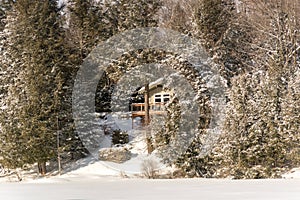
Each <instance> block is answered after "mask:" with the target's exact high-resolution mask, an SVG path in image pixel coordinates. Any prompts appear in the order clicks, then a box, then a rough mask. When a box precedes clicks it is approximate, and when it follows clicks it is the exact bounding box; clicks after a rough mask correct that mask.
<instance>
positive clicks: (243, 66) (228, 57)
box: [194, 0, 253, 86]
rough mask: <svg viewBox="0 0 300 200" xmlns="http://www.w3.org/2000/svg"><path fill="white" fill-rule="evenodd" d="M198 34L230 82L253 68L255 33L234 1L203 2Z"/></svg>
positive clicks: (200, 2) (200, 9) (198, 7)
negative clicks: (253, 33)
mask: <svg viewBox="0 0 300 200" xmlns="http://www.w3.org/2000/svg"><path fill="white" fill-rule="evenodd" d="M196 8H197V9H196V13H195V23H196V27H195V31H194V32H195V33H194V35H195V36H196V37H197V38H199V39H200V42H201V44H202V45H203V46H204V47H205V48H206V50H207V52H208V53H209V54H210V56H211V57H212V58H213V60H214V62H215V63H217V64H218V65H219V73H220V74H221V75H222V76H223V77H224V78H225V79H226V80H227V82H228V86H230V79H231V78H232V77H234V76H235V75H238V74H240V73H243V72H246V71H250V70H251V69H252V68H253V67H252V62H251V55H252V52H253V50H252V47H251V46H250V45H249V43H250V42H251V40H252V31H251V29H250V28H249V27H248V26H245V25H244V23H245V22H244V20H245V19H244V17H243V16H242V15H241V14H239V13H238V12H237V10H236V6H235V1H234V0H199V1H198V4H197V7H196Z"/></svg>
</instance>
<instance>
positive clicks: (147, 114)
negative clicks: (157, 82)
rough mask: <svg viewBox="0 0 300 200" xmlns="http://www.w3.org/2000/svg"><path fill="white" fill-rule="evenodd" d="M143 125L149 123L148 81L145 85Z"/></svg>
mask: <svg viewBox="0 0 300 200" xmlns="http://www.w3.org/2000/svg"><path fill="white" fill-rule="evenodd" d="M144 99H145V125H146V126H148V125H149V124H150V112H149V83H146V85H145V94H144Z"/></svg>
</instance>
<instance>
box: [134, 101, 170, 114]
mask: <svg viewBox="0 0 300 200" xmlns="http://www.w3.org/2000/svg"><path fill="white" fill-rule="evenodd" d="M164 106H165V103H163V102H161V103H154V104H150V105H149V112H150V114H164V113H165V111H164ZM131 113H132V115H133V116H144V115H146V112H145V104H144V103H133V104H131Z"/></svg>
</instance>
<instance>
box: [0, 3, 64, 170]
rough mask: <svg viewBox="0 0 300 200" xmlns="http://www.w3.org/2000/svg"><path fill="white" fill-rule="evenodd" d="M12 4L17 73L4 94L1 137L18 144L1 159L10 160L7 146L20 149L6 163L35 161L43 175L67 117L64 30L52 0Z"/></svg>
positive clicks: (15, 163) (17, 164) (29, 162)
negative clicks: (62, 121) (61, 125)
mask: <svg viewBox="0 0 300 200" xmlns="http://www.w3.org/2000/svg"><path fill="white" fill-rule="evenodd" d="M14 8H15V14H16V15H15V16H16V23H15V24H14V26H12V27H11V28H12V29H11V31H12V32H13V34H12V35H11V42H12V45H11V47H12V48H17V51H16V50H14V51H11V52H10V55H11V57H12V60H11V61H12V63H10V66H11V67H13V69H14V70H18V71H19V73H18V74H16V76H15V77H14V84H12V85H10V88H9V95H8V98H7V99H6V105H7V106H8V108H7V111H6V113H8V115H7V116H6V117H7V121H8V122H9V123H7V124H5V128H4V131H3V132H4V133H3V137H4V138H5V141H8V142H9V141H15V142H16V144H18V143H20V146H19V148H18V147H15V146H13V147H11V148H10V149H9V148H6V149H5V151H6V152H4V153H6V154H8V156H7V157H4V162H5V161H7V160H14V158H11V157H10V155H9V154H10V153H9V152H10V151H15V150H19V151H20V152H19V153H17V154H16V155H15V156H17V157H18V159H15V160H14V161H13V162H14V163H11V165H10V166H9V167H11V168H14V167H20V166H23V165H24V164H32V163H36V162H37V163H38V164H39V172H40V173H42V174H45V173H46V162H47V161H49V160H50V159H53V158H54V157H55V156H56V154H57V146H56V145H57V144H56V138H57V134H58V132H59V131H60V130H61V127H60V126H59V124H58V122H59V121H60V119H63V118H64V116H65V113H64V112H65V110H64V107H63V106H64V103H65V102H64V97H63V94H62V92H63V85H64V81H65V79H64V78H66V77H64V75H65V73H67V71H68V69H67V67H66V66H68V64H67V63H66V60H67V59H66V58H65V52H64V46H63V42H64V40H63V38H64V36H63V30H62V29H61V26H60V22H59V9H58V7H57V2H56V1H46V0H43V1H35V2H31V1H27V0H20V1H18V2H16V3H15V5H14ZM19 33H22V34H19ZM18 60H20V61H19V62H16V61H18ZM20 158H22V160H20Z"/></svg>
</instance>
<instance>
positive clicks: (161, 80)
mask: <svg viewBox="0 0 300 200" xmlns="http://www.w3.org/2000/svg"><path fill="white" fill-rule="evenodd" d="M163 81H164V79H163V78H160V79H157V80H156V81H154V82H151V83H149V90H152V89H154V88H156V87H158V86H159V85H162V84H163ZM144 92H145V86H144V87H142V88H141V89H139V90H138V93H139V94H143V93H144Z"/></svg>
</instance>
